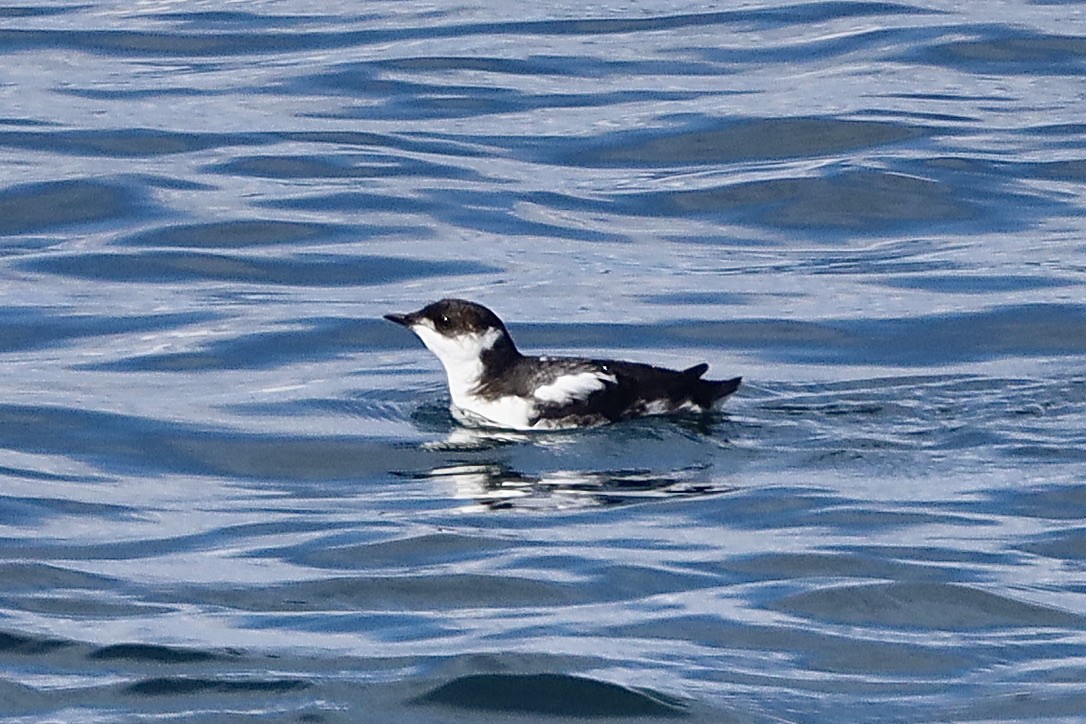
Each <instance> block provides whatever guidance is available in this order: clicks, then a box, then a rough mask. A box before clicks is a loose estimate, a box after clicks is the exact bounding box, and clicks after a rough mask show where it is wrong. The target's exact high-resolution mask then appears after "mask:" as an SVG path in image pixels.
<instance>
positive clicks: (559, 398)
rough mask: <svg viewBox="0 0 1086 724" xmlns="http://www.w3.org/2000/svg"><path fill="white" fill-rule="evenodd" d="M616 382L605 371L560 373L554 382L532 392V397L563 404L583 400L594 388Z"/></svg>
mask: <svg viewBox="0 0 1086 724" xmlns="http://www.w3.org/2000/svg"><path fill="white" fill-rule="evenodd" d="M616 382H618V380H617V379H616V378H615V376H614V375H611V374H608V373H606V372H600V371H591V372H576V373H574V374H571V375H562V376H560V377H558V378H556V379H555V380H554V382H551V383H550V384H547V385H543V386H542V387H540V388H538V389H537V390H536V391H535V393H533V397H535V399H537V400H539V401H540V402H545V403H547V404H553V405H565V404H568V403H570V402H573V401H575V400H583V399H584V398H586V397H588V396H589V395H590V394H592V393H593V392H595V391H596V390H602V389H603V388H604V387H606V386H607V385H613V384H615V383H616Z"/></svg>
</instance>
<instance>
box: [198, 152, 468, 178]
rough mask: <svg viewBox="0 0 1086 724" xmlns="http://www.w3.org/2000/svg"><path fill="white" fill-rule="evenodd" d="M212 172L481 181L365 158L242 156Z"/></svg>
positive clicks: (422, 165)
mask: <svg viewBox="0 0 1086 724" xmlns="http://www.w3.org/2000/svg"><path fill="white" fill-rule="evenodd" d="M207 170H208V171H211V172H213V173H221V174H231V175H236V176H251V177H255V178H270V179H379V178H396V177H405V176H409V177H424V178H428V179H450V180H451V179H457V180H468V181H482V180H484V179H483V177H482V176H480V175H479V173H477V172H476V171H474V170H473V169H469V168H465V167H463V166H453V165H449V164H442V163H434V162H432V161H424V160H422V159H418V158H399V157H393V156H372V155H371V156H366V157H364V158H362V159H354V158H350V157H344V156H342V155H341V154H340V155H336V156H325V157H320V156H314V155H307V156H285V155H263V156H242V157H238V158H234V159H231V160H229V161H225V162H223V163H217V164H213V165H211V166H208V167H207Z"/></svg>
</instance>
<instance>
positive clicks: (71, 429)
mask: <svg viewBox="0 0 1086 724" xmlns="http://www.w3.org/2000/svg"><path fill="white" fill-rule="evenodd" d="M0 448H7V449H11V450H19V451H20V452H23V453H38V454H47V455H61V456H64V457H68V458H73V459H78V460H85V461H88V462H91V463H94V464H97V465H99V466H100V467H102V469H104V470H113V471H125V472H126V473H129V474H130V473H133V472H135V471H142V472H146V471H152V472H154V473H155V474H162V473H163V472H167V471H169V472H184V473H190V474H207V475H218V474H225V475H228V476H234V477H239V478H246V479H249V478H253V479H261V480H263V481H264V482H265V483H266V484H268V485H271V483H272V481H277V480H279V481H282V480H294V481H303V480H322V481H332V480H351V481H354V482H358V481H366V480H373V479H374V478H375V477H376V478H384V477H386V476H389V475H396V474H408V475H415V474H419V473H421V472H423V471H428V470H432V469H434V468H435V467H439V466H440V465H441V464H442V460H443V458H442V457H441V455H440V453H436V452H430V451H427V450H425V449H421V448H418V447H415V446H409V445H404V444H399V443H395V442H388V441H383V440H380V439H375V438H372V437H369V438H362V437H349V436H342V437H294V438H290V437H284V436H282V435H260V434H252V433H240V432H237V431H235V430H229V429H214V428H204V427H199V426H194V425H187V424H184V423H178V422H166V421H163V420H156V419H152V418H147V417H139V416H134V415H122V414H117V413H110V412H100V411H94V410H87V409H82V408H72V407H59V406H36V405H5V404H0ZM24 542H25V541H24ZM136 544H138V543H134V544H133V545H136Z"/></svg>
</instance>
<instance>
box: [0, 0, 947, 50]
mask: <svg viewBox="0 0 1086 724" xmlns="http://www.w3.org/2000/svg"><path fill="white" fill-rule="evenodd" d="M930 12H931V11H927V10H920V9H917V8H914V7H911V6H908V5H901V4H894V3H861V2H830V3H823V4H820V5H818V6H816V8H812V7H811V6H809V5H803V4H800V5H792V6H786V7H783V8H782V7H776V8H766V9H761V10H753V11H751V10H743V11H725V12H707V13H684V14H670V15H657V16H649V17H641V18H630V17H616V18H574V19H567V20H526V21H515V20H514V21H503V22H476V23H450V24H433V23H430V24H427V25H425V26H423V25H420V26H399V27H385V28H379V29H378V28H367V29H363V30H346V31H321V30H301V31H297V30H294V31H293V32H284V31H269V30H266V29H265V30H262V31H261V32H240V31H235V32H229V31H223V30H207V29H203V30H201V31H199V32H196V31H178V30H172V31H169V32H161V31H158V32H155V31H138V30H112V29H110V30H69V29H53V30H38V29H4V30H0V45H3V46H5V47H8V48H10V49H12V50H44V49H52V50H56V49H67V50H74V51H79V52H84V53H89V54H92V55H106V56H110V57H132V56H134V57H177V58H186V57H187V58H201V57H212V56H220V57H231V56H249V55H253V54H265V53H267V54H284V53H291V52H300V51H312V50H328V49H334V48H351V47H357V46H366V45H373V44H388V43H396V42H404V41H411V40H426V41H432V40H436V39H441V38H468V37H471V36H477V35H482V36H487V37H493V36H499V37H501V36H514V37H515V36H520V35H523V36H529V37H531V36H539V37H546V36H571V37H577V36H593V35H625V34H631V33H651V32H659V31H674V30H682V29H684V28H689V27H696V28H699V29H700V28H705V27H711V26H714V25H722V26H724V25H735V24H743V25H749V24H750V23H758V24H761V25H764V26H766V27H772V26H791V25H795V24H803V25H805V24H808V23H810V22H818V21H826V20H830V19H834V18H851V17H865V16H877V15H902V14H917V13H930Z"/></svg>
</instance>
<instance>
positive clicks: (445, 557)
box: [253, 533, 513, 570]
mask: <svg viewBox="0 0 1086 724" xmlns="http://www.w3.org/2000/svg"><path fill="white" fill-rule="evenodd" d="M512 546H513V544H512V543H511V542H509V541H502V540H497V539H494V538H485V537H482V536H468V535H461V534H457V533H430V534H427V535H419V536H412V537H409V538H396V539H393V540H383V541H377V542H373V543H359V544H353V545H344V544H337V542H336V540H335V538H334V537H323V538H317V539H314V540H311V541H307V542H305V543H303V544H300V545H297V546H291V547H288V548H270V549H265V550H262V551H259V552H257V553H254V554H253V555H258V556H260V557H274V558H279V559H282V560H285V561H289V562H291V563H293V564H295V565H301V566H306V567H309V568H322V569H338V570H358V569H362V568H365V569H374V568H412V567H418V568H421V567H423V566H433V565H439V564H449V563H453V562H456V561H466V560H477V559H479V558H485V557H487V556H493V555H496V554H497V553H498V552H499V551H504V550H509V549H510V548H511V547H512Z"/></svg>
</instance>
